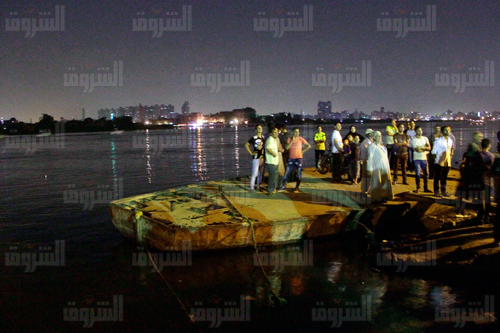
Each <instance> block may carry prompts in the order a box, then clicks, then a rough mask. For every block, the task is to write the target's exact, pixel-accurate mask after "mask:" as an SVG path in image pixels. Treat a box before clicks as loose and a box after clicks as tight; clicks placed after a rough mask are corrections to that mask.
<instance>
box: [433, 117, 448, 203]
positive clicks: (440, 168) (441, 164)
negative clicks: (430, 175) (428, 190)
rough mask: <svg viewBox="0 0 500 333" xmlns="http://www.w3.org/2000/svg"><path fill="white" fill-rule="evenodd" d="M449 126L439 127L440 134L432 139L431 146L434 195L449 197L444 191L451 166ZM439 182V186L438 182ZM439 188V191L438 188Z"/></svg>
mask: <svg viewBox="0 0 500 333" xmlns="http://www.w3.org/2000/svg"><path fill="white" fill-rule="evenodd" d="M449 129H450V127H449V126H444V127H442V128H441V133H442V136H441V137H440V138H439V139H437V140H436V141H434V146H433V148H432V151H431V154H432V156H433V157H434V196H436V197H441V196H444V197H449V196H450V195H449V194H448V193H447V192H446V179H447V178H448V172H450V168H451V150H452V147H453V141H452V140H451V138H450V137H449V135H448V134H449V133H450V132H449ZM440 182H441V187H440V186H439V183H440ZM440 189H441V193H439V190H440Z"/></svg>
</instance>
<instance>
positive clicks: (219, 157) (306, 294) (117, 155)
mask: <svg viewBox="0 0 500 333" xmlns="http://www.w3.org/2000/svg"><path fill="white" fill-rule="evenodd" d="M417 125H418V124H417ZM433 125H434V124H432V123H424V125H423V127H424V135H426V134H427V135H428V134H430V133H431V128H432V126H433ZM348 126H349V125H345V126H344V129H343V130H342V134H343V135H344V134H345V133H347V131H348ZM377 126H380V128H377ZM368 127H370V128H373V129H374V130H383V129H384V128H385V125H384V126H383V127H382V125H374V124H370V125H367V124H357V129H358V132H360V133H362V134H364V131H365V129H366V128H368ZM300 129H301V134H302V136H304V137H305V138H306V139H307V140H309V142H312V139H313V136H314V133H315V126H301V127H300ZM332 129H333V128H332V127H331V126H324V130H325V132H326V133H327V137H328V139H330V135H331V131H332ZM477 130H480V131H482V132H484V133H485V137H488V138H491V139H493V140H492V142H493V143H494V146H496V132H497V130H498V123H487V124H486V125H483V126H471V125H468V124H461V125H457V126H452V132H453V133H454V135H455V136H456V139H457V144H458V148H457V152H456V154H455V156H461V155H462V154H463V151H464V149H465V147H466V144H467V143H468V142H470V141H471V140H472V135H473V132H474V131H477ZM253 133H254V132H253V129H252V128H242V127H239V128H211V129H208V128H204V129H181V130H166V131H147V132H133V133H132V132H126V133H123V134H120V135H110V134H109V133H100V134H88V135H74V134H73V135H72V134H66V135H63V136H61V137H55V136H50V137H22V138H4V139H0V191H1V192H0V193H1V196H0V207H1V212H0V254H1V258H2V259H0V273H1V274H0V282H1V283H0V330H5V331H20V332H24V331H28V330H29V331H37V332H65V331H87V330H89V329H92V330H93V331H98V332H118V331H121V332H124V331H127V332H128V331H135V330H138V329H147V330H148V331H163V332H165V331H168V332H170V331H178V332H186V331H192V332H197V331H207V330H209V328H210V327H211V326H213V327H217V329H218V330H219V331H234V330H243V331H250V330H253V331H255V330H262V331H276V332H280V331H287V332H298V331H305V330H314V331H329V330H332V329H343V330H348V331H379V332H392V331H417V332H420V331H434V330H440V331H442V330H445V331H447V330H453V327H454V325H455V322H454V321H453V320H452V319H450V318H451V317H447V319H442V318H441V320H439V318H438V317H437V313H438V312H439V311H440V310H443V309H444V310H448V311H450V310H452V309H458V308H459V307H460V304H463V302H464V301H466V302H479V303H481V302H482V303H481V304H484V303H485V300H486V298H485V297H487V296H489V294H488V293H489V290H490V289H489V288H482V287H483V286H476V285H474V284H473V283H472V282H471V286H470V287H467V288H464V287H463V286H462V287H455V286H450V285H446V284H445V283H442V282H440V281H439V277H436V279H435V280H422V279H419V278H415V277H411V276H408V275H405V274H403V273H401V274H390V275H387V274H385V273H379V272H376V271H374V270H372V269H371V268H370V267H369V266H368V265H367V264H366V262H365V260H364V259H363V258H362V256H361V249H359V248H358V247H357V246H356V242H355V241H354V240H353V239H351V238H350V237H331V238H329V239H322V240H313V241H308V242H302V243H297V244H289V245H283V246H276V247H267V248H261V253H263V254H264V255H267V256H268V258H269V260H270V261H272V260H271V258H273V259H274V263H273V262H269V263H268V265H265V266H264V270H265V272H266V274H267V275H268V277H269V283H268V282H267V280H266V278H265V277H264V275H263V273H262V271H261V270H260V268H259V267H258V266H257V265H256V264H255V256H254V250H253V249H251V248H248V249H238V250H227V251H216V252H190V251H188V252H187V257H189V260H187V261H185V262H184V263H181V264H180V265H179V266H173V265H165V266H164V267H162V269H161V275H160V274H158V273H157V272H155V271H154V269H153V268H152V267H151V266H146V267H144V266H140V265H138V264H137V260H135V259H134V258H137V256H138V255H139V254H140V253H141V254H142V253H143V252H142V251H143V249H142V248H138V246H137V245H136V244H134V243H131V242H129V241H127V240H125V238H124V237H123V236H122V235H121V234H120V233H119V232H118V231H117V229H116V228H115V227H114V226H113V225H112V223H111V221H110V216H109V209H108V203H109V201H110V200H112V199H117V198H122V197H129V196H133V195H137V194H141V193H149V192H153V191H160V190H164V189H167V188H173V187H177V186H182V185H186V184H192V183H198V182H202V181H209V180H219V179H227V178H232V177H238V176H247V175H249V173H250V165H251V164H250V160H249V155H248V153H247V152H246V151H245V148H244V144H245V142H246V141H247V140H248V139H249V138H250V136H251V135H253ZM455 160H456V161H458V158H455ZM305 164H306V167H307V166H312V165H313V164H314V155H313V152H310V153H307V154H306V161H305ZM457 166H458V164H457ZM75 191H76V192H75ZM70 193H77V194H78V196H77V197H75V196H74V195H73V196H72V195H70ZM103 193H104V194H105V195H103ZM151 251H154V250H151ZM299 252H300V253H304V254H306V253H307V254H308V255H309V257H310V258H311V260H310V261H309V262H307V263H306V264H304V265H302V266H299V265H298V264H293V263H291V262H289V263H288V264H287V263H286V261H283V260H282V259H280V260H281V261H280V260H278V259H279V258H286V257H290V255H291V254H295V255H296V254H297V253H299ZM45 253H52V254H53V255H55V258H56V259H57V260H53V258H51V259H50V260H49V259H48V258H49V257H48V256H43V254H45ZM160 255H161V254H160ZM183 255H186V252H184V253H183ZM16 258H17V259H16ZM44 258H45V259H44ZM184 258H185V257H184ZM37 262H38V263H37ZM271 290H272V291H273V292H274V293H275V294H276V295H278V296H279V297H281V298H283V299H285V300H286V304H282V305H278V304H279V302H278V301H277V300H276V298H274V297H273V296H272V295H271ZM479 303H478V304H479ZM104 308H106V309H107V308H113V309H114V310H113V311H111V309H110V310H109V311H106V312H103V309H104ZM351 308H356V309H358V312H357V314H358V315H360V316H358V317H356V316H355V315H354V312H349V311H350V310H348V309H351ZM235 309H236V310H237V311H236V312H235ZM359 309H361V312H359ZM112 312H113V313H114V316H112V315H111V313H112ZM238 312H239V314H240V316H239V317H236V315H237V314H238ZM91 313H92V314H91ZM106 313H107V314H109V316H108V315H106ZM189 313H193V314H194V315H195V316H197V317H196V318H197V319H198V320H197V321H196V323H195V324H190V323H189V319H188V314H189ZM243 313H244V314H245V315H243ZM349 313H350V315H349ZM441 313H444V312H441ZM340 314H342V316H341V315H340ZM90 318H93V320H91V319H90ZM340 318H342V320H340ZM332 325H333V326H336V325H337V328H332V327H331V326H332ZM86 326H87V327H86ZM467 327H469V328H473V329H474V330H481V329H484V328H488V327H490V326H489V325H477V324H475V323H472V322H470V320H469V321H467V320H466V321H465V328H467Z"/></svg>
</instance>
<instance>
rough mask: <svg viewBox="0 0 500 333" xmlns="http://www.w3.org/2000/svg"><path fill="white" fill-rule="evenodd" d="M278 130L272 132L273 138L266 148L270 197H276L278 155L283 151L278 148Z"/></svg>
mask: <svg viewBox="0 0 500 333" xmlns="http://www.w3.org/2000/svg"><path fill="white" fill-rule="evenodd" d="M278 142H279V140H278V129H277V128H276V127H274V128H273V129H272V130H271V136H270V137H268V138H267V140H266V144H265V148H266V166H267V170H268V171H269V181H268V186H267V192H268V194H269V195H274V194H275V193H276V187H277V184H278V162H279V157H278V153H279V152H280V151H281V152H282V151H283V149H281V150H280V148H279V147H278Z"/></svg>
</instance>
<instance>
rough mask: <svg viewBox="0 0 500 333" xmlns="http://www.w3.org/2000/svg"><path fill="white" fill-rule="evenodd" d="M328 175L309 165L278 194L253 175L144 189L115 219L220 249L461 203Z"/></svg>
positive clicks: (140, 231)
mask: <svg viewBox="0 0 500 333" xmlns="http://www.w3.org/2000/svg"><path fill="white" fill-rule="evenodd" d="M321 177H322V175H319V174H315V173H312V172H307V171H306V172H304V173H303V181H302V186H301V192H300V193H291V192H284V193H278V194H276V195H274V196H268V195H267V193H264V192H259V191H253V192H249V191H248V190H247V187H248V183H247V180H246V179H244V180H236V179H233V180H225V181H219V182H208V183H202V184H197V185H189V186H185V187H180V188H176V189H169V190H166V191H160V192H155V193H149V194H144V195H139V196H135V197H130V198H125V199H120V200H116V201H113V202H111V204H110V213H111V219H112V222H113V224H114V225H115V226H116V227H117V228H118V230H119V231H120V232H121V233H122V234H123V235H125V236H126V237H128V238H131V239H134V240H135V241H137V242H138V243H144V242H145V243H147V244H148V245H149V246H152V247H154V248H156V249H159V250H168V249H172V248H181V247H182V244H183V242H186V241H189V242H190V243H191V244H190V246H191V248H192V249H193V250H215V249H226V248H238V247H247V246H253V245H254V243H257V244H258V245H273V244H283V243H290V242H297V241H300V240H302V239H304V238H312V237H320V236H329V235H334V234H338V233H340V232H343V231H345V230H346V227H347V229H353V228H356V227H357V226H358V224H357V223H356V222H361V223H363V224H364V225H367V226H368V227H369V228H373V227H374V226H376V225H377V224H378V223H380V221H386V220H395V219H398V220H399V219H401V220H402V221H404V220H405V217H409V216H412V217H415V216H418V217H423V216H428V215H438V214H443V213H446V212H449V211H450V210H452V209H453V207H450V206H447V205H441V204H438V203H435V202H434V201H433V200H430V199H429V198H428V197H423V196H422V197H418V196H417V197H411V198H404V196H401V197H400V198H398V199H396V200H395V201H392V202H389V203H388V204H384V205H380V204H379V205H371V204H370V202H369V197H366V196H363V195H361V193H360V192H359V189H358V191H355V190H353V188H354V187H350V186H345V185H332V184H330V182H329V181H327V180H329V179H328V178H326V177H325V178H321ZM395 192H396V193H398V191H395ZM408 199H409V200H408ZM252 227H253V228H252ZM252 229H253V231H252Z"/></svg>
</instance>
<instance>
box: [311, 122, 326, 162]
mask: <svg viewBox="0 0 500 333" xmlns="http://www.w3.org/2000/svg"><path fill="white" fill-rule="evenodd" d="M325 141H326V134H325V132H323V128H322V127H321V126H318V132H317V133H316V134H315V135H314V143H316V147H315V149H314V158H315V161H316V164H315V166H316V170H315V171H317V170H318V169H319V167H318V162H319V159H320V157H322V156H323V155H324V154H325Z"/></svg>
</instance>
